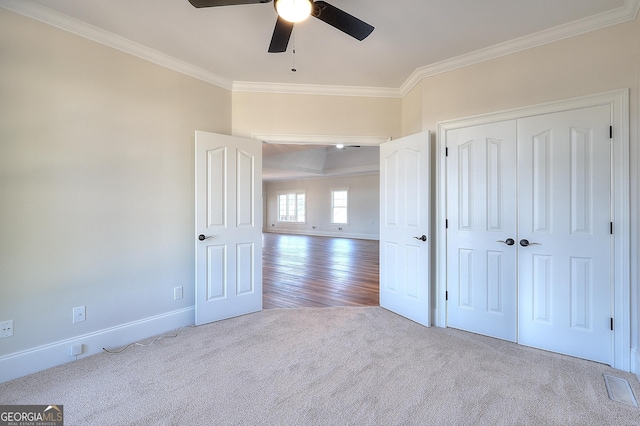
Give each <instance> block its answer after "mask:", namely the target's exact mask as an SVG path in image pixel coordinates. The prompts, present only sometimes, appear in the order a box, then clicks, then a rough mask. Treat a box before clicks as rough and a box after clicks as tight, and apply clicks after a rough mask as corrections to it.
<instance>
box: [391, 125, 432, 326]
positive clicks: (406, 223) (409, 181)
mask: <svg viewBox="0 0 640 426" xmlns="http://www.w3.org/2000/svg"><path fill="white" fill-rule="evenodd" d="M429 140H430V133H429V132H424V133H419V134H416V135H412V136H407V137H404V138H401V139H397V140H394V141H390V142H385V143H383V144H381V145H380V306H382V307H383V308H385V309H388V310H390V311H392V312H395V313H397V314H399V315H402V316H404V317H406V318H409V319H410V320H413V321H415V322H417V323H419V324H422V325H425V326H429V325H430V312H429V309H430V306H429V291H430V286H429V282H430V268H429V256H430V254H429V246H430V245H431V235H430V232H429V215H430V203H429V191H430V179H429V173H430V172H429V170H430V155H429V154H430V153H429Z"/></svg>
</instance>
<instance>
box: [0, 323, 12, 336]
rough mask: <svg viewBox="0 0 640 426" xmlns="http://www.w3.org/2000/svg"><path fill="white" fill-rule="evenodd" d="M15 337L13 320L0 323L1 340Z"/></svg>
mask: <svg viewBox="0 0 640 426" xmlns="http://www.w3.org/2000/svg"><path fill="white" fill-rule="evenodd" d="M11 336H13V320H9V321H4V322H0V339H2V338H3V337H11Z"/></svg>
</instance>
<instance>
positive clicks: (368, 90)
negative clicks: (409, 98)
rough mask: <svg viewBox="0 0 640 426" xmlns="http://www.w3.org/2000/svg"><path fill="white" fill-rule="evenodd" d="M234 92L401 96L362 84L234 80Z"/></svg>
mask: <svg viewBox="0 0 640 426" xmlns="http://www.w3.org/2000/svg"><path fill="white" fill-rule="evenodd" d="M233 91H234V92H252V93H278V94H293V95H329V96H362V97H371V98H401V97H402V96H403V94H402V93H401V92H400V90H399V89H393V88H388V87H364V86H322V85H317V84H285V83H260V82H251V81H234V82H233Z"/></svg>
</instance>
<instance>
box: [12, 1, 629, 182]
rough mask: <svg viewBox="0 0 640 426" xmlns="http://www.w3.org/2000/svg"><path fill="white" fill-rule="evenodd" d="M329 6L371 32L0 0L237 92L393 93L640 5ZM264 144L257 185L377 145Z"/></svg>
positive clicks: (243, 16) (223, 14)
mask: <svg viewBox="0 0 640 426" xmlns="http://www.w3.org/2000/svg"><path fill="white" fill-rule="evenodd" d="M328 3H330V4H332V5H333V6H335V7H338V8H340V9H342V10H344V11H345V12H348V13H350V14H352V15H354V16H356V17H358V18H360V19H361V20H363V21H365V22H367V23H369V24H371V25H373V26H374V27H375V30H374V31H373V33H371V35H370V36H369V37H367V38H366V39H365V40H363V41H357V40H356V39H353V38H351V37H350V36H348V35H346V34H344V33H342V32H340V31H339V30H336V29H335V28H333V27H331V26H329V25H327V24H325V23H324V22H322V21H320V20H318V19H315V18H309V19H307V20H306V21H304V22H302V23H298V24H296V25H295V29H294V32H293V35H292V37H291V41H290V43H289V49H288V50H287V52H285V53H267V49H268V46H269V42H270V39H271V35H272V33H273V28H274V24H275V21H276V12H275V10H274V8H273V3H267V4H249V5H238V6H224V7H210V8H201V9H197V8H194V7H193V6H192V5H191V4H190V3H189V2H188V0H134V1H132V0H0V7H4V8H7V9H10V10H13V11H15V12H18V13H21V14H23V15H26V16H30V17H32V18H35V19H38V20H40V21H43V22H46V23H49V24H51V25H54V26H57V27H59V28H62V29H65V30H68V31H71V32H74V33H76V34H79V35H81V36H84V37H87V38H90V39H93V40H95V41H98V42H100V43H103V44H106V45H110V46H112V47H114V48H116V49H120V50H123V51H126V52H128V53H131V54H134V55H136V56H139V57H142V58H144V59H147V60H150V61H153V62H156V63H159V64H161V65H163V66H167V67H169V68H172V69H175V70H177V71H180V72H183V73H185V74H188V75H191V76H194V77H196V78H199V79H202V80H204V81H208V82H211V83H213V84H216V85H218V86H221V87H225V88H228V89H230V90H234V91H241V90H249V91H275V92H282V93H326V94H351V95H366V96H390V97H401V96H403V95H404V94H406V93H407V91H408V90H410V88H411V87H412V86H413V84H415V83H416V82H417V81H419V79H420V78H422V77H425V76H428V75H433V74H436V73H438V72H443V71H446V70H448V69H453V68H456V67H459V66H464V65H468V64H471V63H475V62H479V61H482V60H486V59H489V58H492V57H496V56H500V55H504V54H508V53H512V52H515V51H518V50H523V49H527V48H531V47H535V46H538V45H541V44H544V43H549V42H553V41H556V40H560V39H562V38H566V37H570V36H573V35H576V34H580V33H584V32H587V31H591V30H594V29H598V28H602V27H605V26H608V25H614V24H617V23H620V22H624V21H627V20H630V19H634V18H635V16H636V15H637V13H638V9H639V8H640V0H535V1H532V0H404V1H389V0H329V1H328ZM294 46H295V54H294V53H293V47H294ZM292 68H295V69H296V70H297V71H296V72H293V71H292ZM331 143H333V142H331ZM264 146H265V150H264V161H263V163H264V164H263V166H264V167H263V176H264V178H265V180H277V179H292V178H299V177H309V176H329V175H333V176H335V175H340V174H354V173H370V172H375V171H376V169H377V166H376V165H375V163H377V161H373V160H372V158H373V157H371V156H372V155H375V156H376V157H375V158H377V147H375V148H373V147H365V146H363V148H362V149H360V150H359V151H358V150H356V149H351V150H350V149H347V150H344V151H336V150H335V147H334V146H320V145H306V146H305V145H292V144H287V145H271V146H267V145H266V144H265V145H264ZM365 152H367V154H366V155H365ZM374 152H375V154H374ZM350 158H351V159H352V161H354V163H353V164H349V163H347V162H346V160H347V159H350ZM364 163H367V164H364ZM292 164H293V166H292Z"/></svg>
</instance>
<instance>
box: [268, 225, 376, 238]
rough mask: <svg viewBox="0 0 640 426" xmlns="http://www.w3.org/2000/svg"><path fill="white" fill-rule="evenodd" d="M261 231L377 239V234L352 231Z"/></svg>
mask: <svg viewBox="0 0 640 426" xmlns="http://www.w3.org/2000/svg"><path fill="white" fill-rule="evenodd" d="M262 232H266V233H269V234H290V235H309V236H312V237H334V238H353V239H356V240H374V241H379V240H380V236H379V235H372V234H358V233H352V232H342V231H337V232H327V231H310V230H304V231H296V230H292V229H274V228H265V229H263V231H262Z"/></svg>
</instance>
